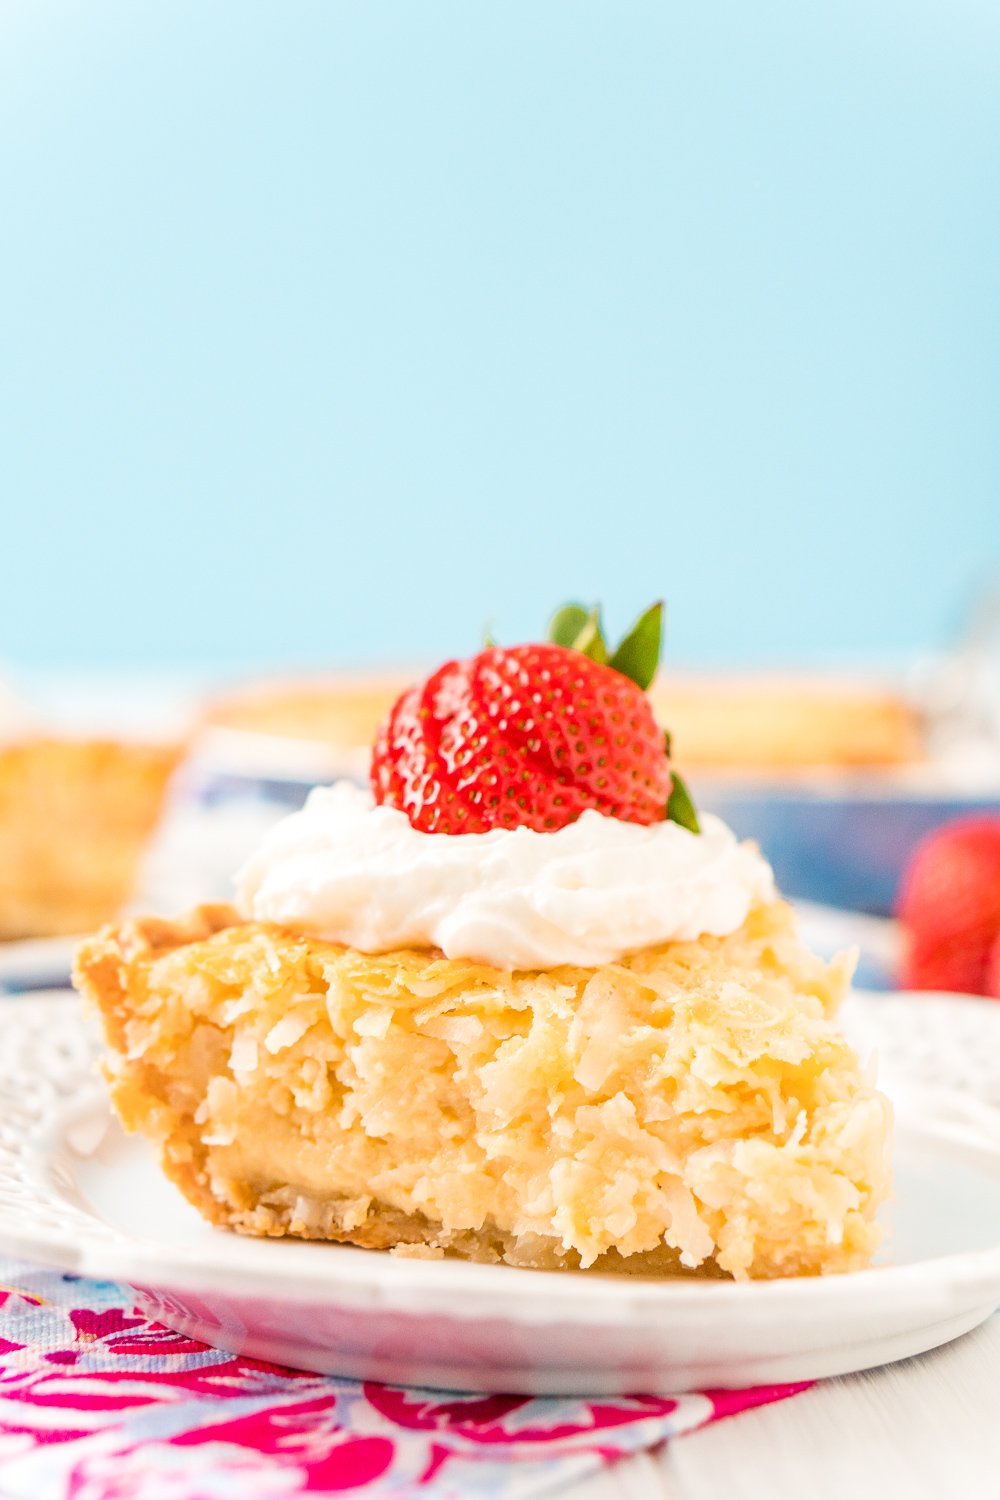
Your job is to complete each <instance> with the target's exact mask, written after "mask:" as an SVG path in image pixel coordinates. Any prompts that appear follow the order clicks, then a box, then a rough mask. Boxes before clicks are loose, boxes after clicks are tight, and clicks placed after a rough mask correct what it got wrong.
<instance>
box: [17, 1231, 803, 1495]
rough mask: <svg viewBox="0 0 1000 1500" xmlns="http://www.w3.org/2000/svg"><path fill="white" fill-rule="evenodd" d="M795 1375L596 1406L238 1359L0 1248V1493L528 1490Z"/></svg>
mask: <svg viewBox="0 0 1000 1500" xmlns="http://www.w3.org/2000/svg"><path fill="white" fill-rule="evenodd" d="M799 1389H802V1387H800V1386H765V1387H759V1388H756V1389H754V1390H746V1391H717V1392H712V1391H709V1392H704V1393H700V1394H693V1395H692V1394H687V1395H681V1396H677V1397H670V1396H641V1395H640V1396H632V1397H627V1398H626V1397H623V1398H605V1399H600V1400H590V1401H587V1400H581V1399H569V1398H568V1399H562V1398H554V1397H548V1398H544V1399H542V1398H529V1397H518V1396H482V1395H478V1396H477V1395H470V1396H464V1395H453V1394H452V1395H445V1394H443V1393H440V1392H433V1391H416V1390H407V1389H400V1388H396V1387H391V1386H383V1385H375V1384H371V1383H367V1384H364V1385H362V1384H361V1383H359V1382H356V1381H350V1380H340V1379H335V1378H332V1377H328V1376H320V1375H312V1374H308V1373H305V1372H302V1371H296V1370H289V1369H285V1368H283V1367H281V1366H278V1365H271V1364H268V1363H266V1362H264V1361H261V1360H253V1359H244V1358H241V1357H238V1356H234V1355H232V1354H227V1353H224V1352H222V1351H220V1350H217V1349H213V1348H211V1347H210V1346H209V1345H207V1344H203V1343H199V1342H198V1341H197V1340H195V1339H190V1338H187V1337H185V1336H184V1335H183V1334H179V1333H173V1332H172V1331H171V1330H170V1329H168V1328H165V1327H164V1326H163V1325H162V1324H160V1323H156V1322H151V1321H150V1320H149V1319H147V1318H145V1317H144V1316H143V1315H142V1314H141V1313H140V1312H139V1311H138V1310H137V1308H136V1307H135V1306H134V1303H133V1300H132V1298H131V1296H130V1294H129V1292H128V1291H127V1289H126V1288H123V1287H119V1286H115V1285H112V1284H109V1283H101V1282H87V1281H80V1280H78V1279H77V1278H75V1277H72V1276H64V1275H61V1274H60V1273H58V1272H55V1271H44V1270H40V1269H39V1268H37V1267H31V1266H26V1265H23V1264H18V1263H16V1262H8V1261H4V1260H0V1465H2V1471H3V1487H4V1488H3V1493H4V1497H5V1500H7V1497H10V1500H37V1497H38V1496H39V1495H45V1496H46V1497H49V1496H52V1497H60V1500H62V1497H65V1500H236V1497H239V1500H284V1497H298V1496H324V1495H327V1496H343V1495H364V1496H376V1495H377V1496H410V1495H413V1494H414V1493H415V1492H416V1491H418V1490H423V1491H425V1492H426V1493H427V1494H428V1497H429V1500H452V1497H457V1496H470V1497H472V1496H482V1497H487V1496H488V1497H496V1496H503V1497H505V1500H507V1497H517V1500H527V1497H531V1496H535V1495H540V1494H543V1493H545V1492H546V1491H547V1490H549V1489H552V1488H555V1487H556V1486H558V1485H561V1484H565V1483H566V1482H567V1480H569V1479H571V1478H580V1477H583V1476H584V1475H585V1474H586V1473H588V1472H589V1471H591V1470H593V1469H594V1468H595V1467H596V1466H598V1465H599V1464H601V1463H607V1462H611V1461H612V1460H614V1459H615V1458H618V1457H621V1456H622V1455H623V1454H626V1453H631V1452H635V1451H636V1450H638V1449H640V1448H647V1447H652V1446H654V1445H655V1444H657V1443H660V1442H662V1441H663V1440H664V1439H665V1438H668V1437H673V1436H676V1435H678V1434H679V1433H682V1432H687V1431H691V1430H692V1429H693V1428H695V1427H699V1426H702V1425H703V1424H704V1423H705V1422H709V1421H713V1420H716V1419H718V1418H720V1417H723V1416H726V1415H729V1414H731V1413H732V1412H735V1411H742V1410H745V1409H746V1408H747V1407H750V1406H756V1405H759V1404H761V1403H762V1402H765V1401H775V1400H778V1399H780V1398H782V1397H784V1396H788V1395H791V1394H793V1392H794V1391H796V1390H799Z"/></svg>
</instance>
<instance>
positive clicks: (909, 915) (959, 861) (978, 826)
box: [897, 817, 1000, 994]
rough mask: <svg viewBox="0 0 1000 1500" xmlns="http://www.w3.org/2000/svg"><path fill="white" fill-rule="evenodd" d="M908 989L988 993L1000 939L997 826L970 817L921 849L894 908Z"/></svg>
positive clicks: (994, 821) (936, 835)
mask: <svg viewBox="0 0 1000 1500" xmlns="http://www.w3.org/2000/svg"><path fill="white" fill-rule="evenodd" d="M897 913H898V916H899V919H900V921H901V922H902V924H903V932H904V955H903V965H902V973H901V980H902V983H903V984H904V985H905V986H906V987H908V988H910V989H918V990H928V989H933V990H960V991H965V992H967V993H969V994H985V993H987V992H988V990H987V986H988V983H989V980H988V966H989V962H990V954H991V949H992V948H993V947H994V945H995V944H996V943H997V940H998V938H1000V818H990V817H972V818H961V819H959V820H958V821H956V822H954V823H951V824H948V825H947V826H946V827H944V828H941V829H938V830H937V831H936V832H935V833H932V834H931V835H930V836H929V837H928V838H926V839H924V840H923V842H922V843H921V844H920V845H918V847H917V849H916V851H915V853H914V855H913V858H912V860H911V861H910V864H909V867H908V869H907V871H906V874H905V876H904V878H903V883H902V886H901V888H900V893H899V899H898V903H897Z"/></svg>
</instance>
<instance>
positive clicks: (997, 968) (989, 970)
mask: <svg viewBox="0 0 1000 1500" xmlns="http://www.w3.org/2000/svg"><path fill="white" fill-rule="evenodd" d="M983 994H984V995H990V996H992V998H993V999H994V1000H1000V933H997V939H996V942H995V943H994V944H993V947H992V948H991V949H990V957H989V962H988V963H987V965H986V983H985V984H984V985H983Z"/></svg>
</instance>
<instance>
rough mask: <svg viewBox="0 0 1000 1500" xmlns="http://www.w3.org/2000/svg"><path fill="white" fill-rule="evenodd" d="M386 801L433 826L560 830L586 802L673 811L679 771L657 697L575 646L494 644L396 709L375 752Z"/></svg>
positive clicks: (606, 809) (619, 814)
mask: <svg viewBox="0 0 1000 1500" xmlns="http://www.w3.org/2000/svg"><path fill="white" fill-rule="evenodd" d="M371 780H372V788H373V791H374V793H375V800H376V801H377V802H381V803H384V804H386V805H388V806H390V807H397V808H400V809H401V810H402V811H403V812H405V813H406V814H407V816H408V818H409V820H410V822H411V823H412V824H413V826H414V827H415V828H420V829H422V830H423V831H424V832H426V833H484V832H486V831H487V830H488V829H490V828H515V827H523V828H534V829H536V830H537V831H539V832H542V831H546V832H551V831H553V830H555V829H557V828H563V827H565V826H566V824H567V823H572V822H574V821H575V820H576V819H577V818H578V817H579V816H580V814H581V813H582V812H583V811H584V810H585V809H586V808H596V809H597V810H598V811H599V812H602V813H605V814H607V815H608V816H609V817H615V818H622V819H624V820H626V821H628V822H631V823H655V822H658V821H660V820H662V819H663V818H664V817H665V816H666V809H667V801H668V798H669V796H670V791H671V784H672V778H671V773H670V763H669V761H668V759H667V753H666V748H665V745H664V739H663V732H662V730H661V729H660V728H659V727H658V725H657V723H656V720H655V719H654V717H653V711H652V709H651V707H650V704H649V699H648V698H647V697H646V695H645V693H644V692H643V691H642V689H641V688H639V687H637V685H636V684H635V683H634V682H632V681H630V679H629V678H627V677H625V676H624V675H623V674H622V673H621V672H618V671H616V670H615V669H614V668H612V667H610V666H605V665H604V664H603V663H601V662H596V661H592V660H591V659H590V658H588V657H586V656H584V655H583V654H582V653H581V652H579V651H575V650H573V649H572V648H571V647H568V646H557V645H550V644H543V645H532V646H513V647H510V648H506V647H501V646H494V647H491V648H490V649H489V650H487V651H483V652H481V653H480V654H479V655H478V656H475V657H473V658H472V659H471V660H470V661H466V662H448V663H447V664H446V665H445V666H443V667H441V668H439V670H438V671H437V672H435V673H434V674H433V675H432V676H431V677H429V678H428V679H427V681H426V682H425V683H423V684H421V685H419V686H418V687H415V688H411V689H409V691H408V692H406V693H404V694H403V696H402V697H401V698H400V699H399V701H398V702H397V704H396V706H395V707H394V708H393V710H392V713H391V714H390V716H389V720H388V722H387V724H386V725H384V726H383V728H382V730H381V731H380V733H379V738H378V741H377V742H376V746H375V751H374V754H373V757H372V771H371Z"/></svg>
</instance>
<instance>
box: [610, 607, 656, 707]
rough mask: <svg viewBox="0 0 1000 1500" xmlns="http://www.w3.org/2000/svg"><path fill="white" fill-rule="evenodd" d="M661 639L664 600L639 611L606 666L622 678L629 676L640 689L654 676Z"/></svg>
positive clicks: (644, 688) (643, 688)
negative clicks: (637, 616) (622, 676)
mask: <svg viewBox="0 0 1000 1500" xmlns="http://www.w3.org/2000/svg"><path fill="white" fill-rule="evenodd" d="M662 638H663V600H662V599H657V601H656V603H655V604H653V605H651V606H650V608H649V609H647V610H646V611H645V613H644V614H641V615H640V616H639V618H638V620H636V622H635V624H634V625H633V626H632V629H631V630H630V631H629V632H628V634H627V635H626V636H624V637H623V639H622V640H621V641H620V643H619V644H618V646H617V647H616V648H615V651H614V655H613V656H612V657H611V658H610V660H609V661H608V666H609V667H613V668H614V670H615V671H616V672H621V673H622V674H623V675H624V676H625V677H630V678H631V679H632V681H633V682H634V683H635V685H636V687H641V688H642V690H643V692H645V691H646V689H647V688H648V687H649V685H650V683H651V682H652V680H653V678H654V677H655V676H656V669H657V667H658V666H659V664H660V644H661V641H662Z"/></svg>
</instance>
